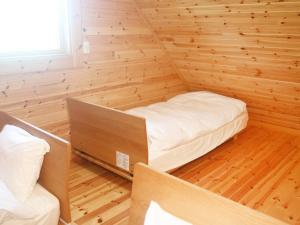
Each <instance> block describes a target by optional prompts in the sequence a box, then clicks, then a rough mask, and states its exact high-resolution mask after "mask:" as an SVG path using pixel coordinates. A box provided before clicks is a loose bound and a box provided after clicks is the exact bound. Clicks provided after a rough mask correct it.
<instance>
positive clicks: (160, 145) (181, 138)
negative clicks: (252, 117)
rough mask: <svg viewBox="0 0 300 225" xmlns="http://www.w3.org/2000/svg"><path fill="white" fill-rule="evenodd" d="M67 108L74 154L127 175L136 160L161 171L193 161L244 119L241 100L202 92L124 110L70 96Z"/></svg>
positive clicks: (232, 132)
mask: <svg viewBox="0 0 300 225" xmlns="http://www.w3.org/2000/svg"><path fill="white" fill-rule="evenodd" d="M68 112H69V119H70V126H71V145H72V147H73V148H74V150H75V152H76V153H77V154H79V155H80V156H82V157H84V158H86V159H88V160H90V161H93V162H95V163H97V164H99V165H101V166H103V167H105V168H107V169H109V170H111V171H113V172H115V173H118V174H119V175H122V176H124V177H126V178H128V179H132V174H133V167H134V164H135V163H137V162H142V163H145V164H147V165H150V166H151V167H154V168H156V169H158V170H160V171H171V170H174V169H175V168H178V167H180V166H182V165H184V164H186V163H188V162H191V161H192V160H194V159H197V158H199V157H200V156H202V155H204V154H206V153H207V152H209V151H211V150H213V149H214V148H216V147H217V146H218V145H220V144H222V143H223V142H225V141H226V140H228V139H230V138H231V137H233V136H234V135H236V134H238V133H239V132H240V131H242V130H243V129H244V128H245V127H246V125H247V121H248V113H247V109H246V104H245V103H244V102H242V101H240V100H237V99H233V98H229V97H225V96H222V95H218V94H215V93H211V92H206V91H200V92H188V93H185V94H181V95H178V96H175V97H173V98H171V99H169V100H167V101H165V102H158V103H155V104H151V105H148V106H142V107H136V108H133V109H128V110H126V111H120V110H116V109H112V108H108V107H104V106H100V105H95V104H92V103H88V102H85V101H81V100H78V99H72V98H69V99H68Z"/></svg>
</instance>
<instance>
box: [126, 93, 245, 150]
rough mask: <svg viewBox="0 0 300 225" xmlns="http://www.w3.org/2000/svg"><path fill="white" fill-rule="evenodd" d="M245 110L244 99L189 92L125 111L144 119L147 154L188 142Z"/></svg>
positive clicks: (231, 119)
mask: <svg viewBox="0 0 300 225" xmlns="http://www.w3.org/2000/svg"><path fill="white" fill-rule="evenodd" d="M245 112H247V109H246V104H245V103H244V102H242V101H240V100H237V99H234V98H230V97H225V96H222V95H218V94H215V93H211V92H206V91H199V92H189V93H185V94H181V95H178V96H175V97H173V98H171V99H170V100H168V101H166V102H160V103H155V104H152V105H149V106H146V107H138V108H134V109H130V110H127V113H129V114H132V115H136V116H140V117H144V118H146V125H147V134H148V149H149V152H150V154H152V153H154V152H160V151H169V150H170V149H172V148H174V147H176V146H181V145H184V144H187V143H189V142H191V141H192V140H194V139H196V138H198V137H200V136H204V135H206V134H209V133H210V132H212V131H214V130H217V129H218V128H220V127H222V126H224V125H225V124H227V123H230V122H231V121H233V120H234V119H235V118H237V117H238V116H239V115H241V114H243V113H245Z"/></svg>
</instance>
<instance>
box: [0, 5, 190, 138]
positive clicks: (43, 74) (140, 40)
mask: <svg viewBox="0 0 300 225" xmlns="http://www.w3.org/2000/svg"><path fill="white" fill-rule="evenodd" d="M80 9H81V10H80V11H81V18H82V29H81V30H82V33H80V35H82V38H83V40H86V41H89V42H90V45H91V53H90V54H86V55H85V54H83V53H82V51H81V50H79V51H78V53H77V54H76V58H77V60H78V65H77V67H76V68H72V69H66V70H56V71H48V70H45V71H40V72H36V73H26V72H24V73H18V74H8V75H1V76H0V109H1V110H3V111H6V112H9V113H11V114H13V115H16V116H18V117H20V118H23V119H25V120H26V121H29V122H31V123H33V124H35V125H38V126H40V127H42V128H44V129H46V130H48V131H51V132H53V133H55V134H58V135H60V136H62V137H66V136H68V130H69V128H68V120H67V111H66V104H65V99H66V97H80V98H84V99H86V100H88V101H92V102H96V103H99V104H105V105H108V106H111V107H116V108H120V109H125V108H128V107H134V106H136V105H141V104H148V103H151V102H155V101H158V100H161V99H164V98H166V97H170V96H172V95H175V94H177V93H181V92H183V91H185V90H186V86H185V85H184V84H183V82H182V81H181V80H180V79H179V78H178V76H177V73H176V71H175V69H174V67H173V66H172V64H171V61H170V58H169V57H168V55H167V54H166V52H165V50H164V49H163V48H162V45H161V44H160V43H159V42H158V41H157V39H155V36H154V33H153V32H152V30H151V29H150V28H149V27H148V26H147V24H146V23H145V22H144V20H143V18H142V17H141V15H140V14H139V12H138V10H137V8H136V5H135V2H133V1H131V0H82V1H81V7H80ZM78 48H79V49H80V46H78ZM0 70H1V68H0ZM24 71H26V68H25V69H24Z"/></svg>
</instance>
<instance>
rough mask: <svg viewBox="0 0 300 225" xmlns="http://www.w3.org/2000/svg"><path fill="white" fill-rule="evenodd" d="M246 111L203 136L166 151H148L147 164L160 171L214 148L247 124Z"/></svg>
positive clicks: (170, 168)
mask: <svg viewBox="0 0 300 225" xmlns="http://www.w3.org/2000/svg"><path fill="white" fill-rule="evenodd" d="M247 122H248V113H247V112H244V113H242V114H241V115H240V116H238V117H237V118H235V119H234V120H233V121H231V122H229V123H227V124H225V125H224V126H222V127H220V128H218V129H216V130H214V131H212V132H210V133H207V134H205V135H203V136H199V137H198V138H196V139H194V140H192V141H190V142H188V143H186V144H183V145H179V146H177V147H175V148H172V149H169V150H168V151H156V152H149V165H150V166H151V167H153V168H155V169H157V170H160V171H164V172H165V171H170V170H172V169H175V168H178V167H180V166H183V165H185V164H187V163H189V162H191V161H193V160H195V159H197V158H199V157H201V156H203V155H205V154H206V153H208V152H210V151H211V150H213V149H215V148H216V147H217V146H219V145H221V144H222V143H224V142H225V141H226V140H228V139H230V138H231V137H233V136H234V135H235V134H237V133H239V132H240V131H241V130H243V129H244V128H245V127H246V126H247Z"/></svg>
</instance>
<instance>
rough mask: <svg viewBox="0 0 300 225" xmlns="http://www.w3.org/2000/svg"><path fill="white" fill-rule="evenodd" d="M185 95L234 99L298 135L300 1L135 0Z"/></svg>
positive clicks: (258, 117) (254, 115)
mask: <svg viewBox="0 0 300 225" xmlns="http://www.w3.org/2000/svg"><path fill="white" fill-rule="evenodd" d="M136 2H137V4H138V5H139V7H140V8H141V9H142V12H143V14H144V15H145V17H146V18H147V19H148V21H149V22H150V24H151V26H152V28H153V29H154V31H155V32H156V34H157V35H158V36H159V39H160V41H161V42H162V43H163V44H164V46H165V48H166V49H167V52H168V54H169V55H170V56H171V57H172V60H173V62H175V65H176V67H177V69H179V73H180V75H181V77H182V78H183V79H184V80H185V81H186V82H187V83H188V85H189V87H190V88H191V89H192V90H211V91H216V92H218V93H220V94H224V95H230V96H233V97H234V96H236V97H240V98H241V99H243V100H244V101H246V103H248V105H249V109H250V116H251V117H252V118H253V119H255V120H257V121H263V122H268V123H270V124H274V125H279V126H285V127H289V128H293V129H295V130H299V129H300V111H299V110H300V108H299V107H300V102H299V99H300V89H299V84H300V80H299V78H300V76H299V74H300V67H299V60H300V55H299V52H300V14H299V12H300V2H299V1H297V0H286V1H280V0H260V1H255V0H243V1H238V0H234V1H232V0H204V1H201V2H199V1H196V0H179V1H173V0H167V1H151V0H136Z"/></svg>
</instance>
